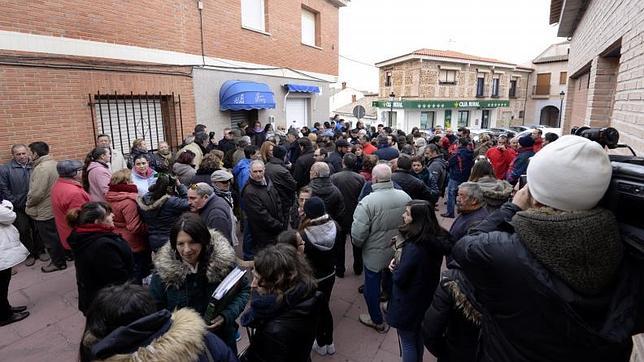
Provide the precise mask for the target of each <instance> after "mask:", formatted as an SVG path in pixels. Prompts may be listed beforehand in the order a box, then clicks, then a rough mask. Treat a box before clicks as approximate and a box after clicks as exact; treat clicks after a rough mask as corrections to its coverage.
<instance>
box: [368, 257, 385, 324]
mask: <svg viewBox="0 0 644 362" xmlns="http://www.w3.org/2000/svg"><path fill="white" fill-rule="evenodd" d="M381 280H382V272H380V271H378V272H374V271H371V270H369V269H368V268H367V267H365V268H364V300H365V302H366V303H367V309H368V310H369V316H370V317H371V321H372V322H374V323H375V324H380V323H382V311H381V310H380V282H381Z"/></svg>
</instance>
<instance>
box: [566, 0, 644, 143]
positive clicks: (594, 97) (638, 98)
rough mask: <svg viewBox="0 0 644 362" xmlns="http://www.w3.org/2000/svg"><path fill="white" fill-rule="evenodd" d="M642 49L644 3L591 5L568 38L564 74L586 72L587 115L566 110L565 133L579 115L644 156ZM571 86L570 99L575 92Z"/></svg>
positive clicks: (635, 0) (624, 1)
mask: <svg viewBox="0 0 644 362" xmlns="http://www.w3.org/2000/svg"><path fill="white" fill-rule="evenodd" d="M643 47H644V2H642V1H640V0H615V1H599V0H594V1H590V2H589V4H588V7H587V8H586V11H585V13H584V14H583V17H582V18H581V20H580V22H579V24H578V26H577V28H576V29H575V31H574V34H573V35H572V41H571V44H570V57H569V73H568V74H570V75H572V76H573V77H575V76H576V73H584V72H585V69H586V68H588V67H590V72H589V76H590V82H589V86H588V91H587V95H586V110H585V112H582V111H581V110H577V109H575V111H573V109H572V108H571V109H567V110H566V113H565V122H564V132H566V131H567V130H568V129H570V127H571V126H573V125H576V124H577V122H578V121H579V117H580V115H581V114H583V115H584V121H585V122H584V123H585V124H590V125H594V126H607V125H610V126H612V127H615V128H617V130H618V131H619V132H620V135H621V137H620V142H622V143H627V144H629V145H630V146H631V147H633V148H634V149H635V150H636V152H638V153H640V154H641V153H644V103H643V100H644V54H643V53H642V48H643ZM615 49H617V50H618V51H617V54H615ZM616 55H617V57H616ZM616 59H618V60H616ZM574 84H575V82H570V83H569V87H568V92H567V93H568V94H571V93H572V94H574V93H575V89H574ZM611 107H612V109H611Z"/></svg>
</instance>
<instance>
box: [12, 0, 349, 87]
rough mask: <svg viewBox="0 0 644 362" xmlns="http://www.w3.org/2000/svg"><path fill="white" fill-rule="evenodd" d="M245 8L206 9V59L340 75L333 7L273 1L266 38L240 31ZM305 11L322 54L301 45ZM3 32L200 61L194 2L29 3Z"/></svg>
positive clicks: (224, 3) (317, 0) (228, 4)
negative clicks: (316, 26) (313, 14)
mask: <svg viewBox="0 0 644 362" xmlns="http://www.w3.org/2000/svg"><path fill="white" fill-rule="evenodd" d="M240 4H241V1H240V0H219V1H204V9H203V23H204V48H205V53H206V55H207V56H212V57H219V58H225V59H233V60H240V61H246V62H252V63H259V64H267V65H273V66H279V67H290V68H295V69H299V70H307V71H311V72H317V73H324V74H330V75H337V74H338V8H337V7H336V6H335V5H333V4H331V3H330V2H328V1H326V0H303V1H301V2H300V1H289V0H267V1H266V10H265V13H266V14H267V15H266V24H267V29H266V30H267V33H268V34H270V35H266V34H263V33H259V32H255V31H251V30H247V29H244V28H242V27H241V5H240ZM302 6H306V7H308V8H309V9H312V10H315V11H317V12H319V13H320V16H319V18H320V31H319V34H320V46H319V48H316V47H310V46H306V45H303V44H302V43H301V12H302V10H301V9H302ZM0 30H6V31H15V32H24V33H32V34H39V35H50V36H56V37H67V38H73V39H84V40H94V41H99V42H106V43H116V44H124V45H133V46H139V47H144V48H153V49H163V50H171V51H177V52H183V53H190V54H201V40H200V39H201V37H200V30H199V11H198V9H197V1H195V0H141V1H137V2H130V1H98V2H96V1H94V2H92V1H84V0H66V1H36V2H34V1H24V0H8V1H4V2H3V4H2V11H1V12H0Z"/></svg>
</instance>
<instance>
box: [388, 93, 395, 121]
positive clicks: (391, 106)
mask: <svg viewBox="0 0 644 362" xmlns="http://www.w3.org/2000/svg"><path fill="white" fill-rule="evenodd" d="M394 100H396V93H394V92H393V91H392V92H391V93H389V127H393V118H394Z"/></svg>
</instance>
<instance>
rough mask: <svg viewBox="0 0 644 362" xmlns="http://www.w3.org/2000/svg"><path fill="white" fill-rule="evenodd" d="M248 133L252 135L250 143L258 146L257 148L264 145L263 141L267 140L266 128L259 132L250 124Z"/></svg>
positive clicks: (247, 129) (249, 135)
mask: <svg viewBox="0 0 644 362" xmlns="http://www.w3.org/2000/svg"><path fill="white" fill-rule="evenodd" d="M246 135H247V136H248V137H250V144H251V145H253V146H257V148H259V147H262V143H264V141H266V132H264V130H262V131H259V132H257V131H255V130H254V129H252V128H250V126H249V127H248V128H246Z"/></svg>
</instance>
